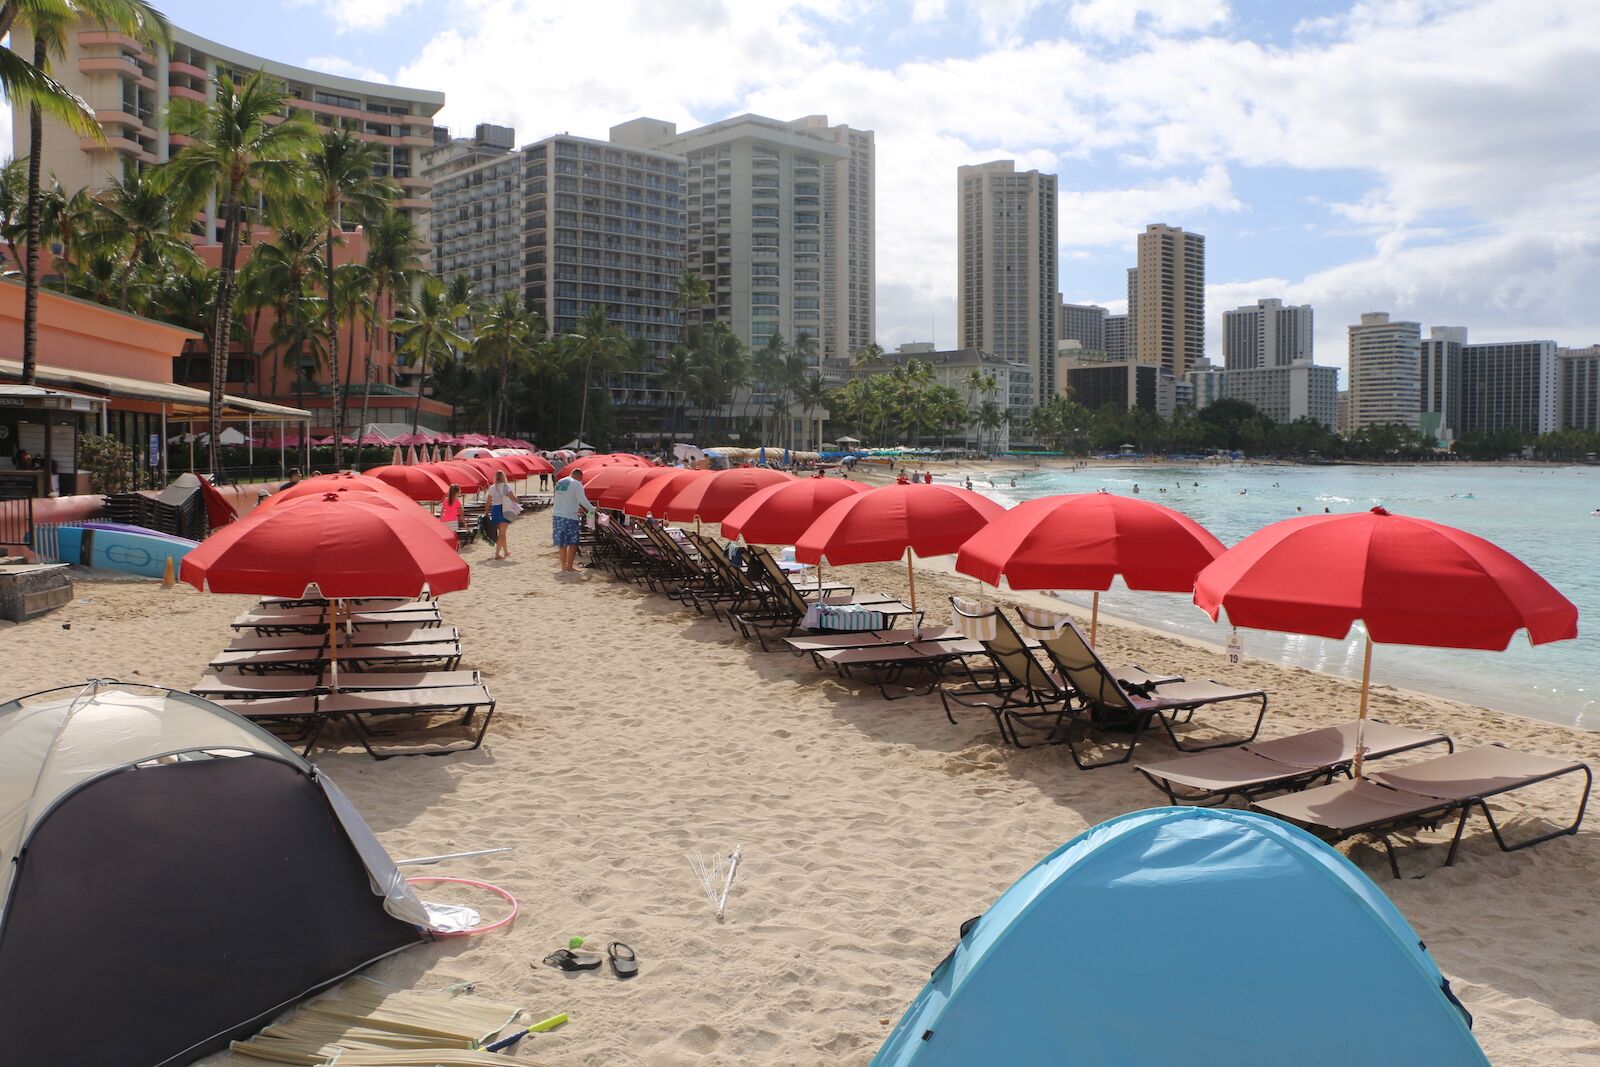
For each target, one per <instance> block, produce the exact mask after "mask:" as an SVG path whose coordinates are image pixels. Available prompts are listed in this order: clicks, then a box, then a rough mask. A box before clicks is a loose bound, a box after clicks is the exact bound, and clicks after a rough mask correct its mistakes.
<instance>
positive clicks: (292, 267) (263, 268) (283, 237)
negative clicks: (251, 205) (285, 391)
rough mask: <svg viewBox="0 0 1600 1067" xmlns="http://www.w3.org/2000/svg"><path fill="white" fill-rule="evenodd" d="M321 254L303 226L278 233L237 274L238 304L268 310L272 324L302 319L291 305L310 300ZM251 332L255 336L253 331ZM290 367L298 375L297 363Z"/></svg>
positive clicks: (317, 237) (299, 309) (275, 388)
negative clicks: (269, 309)
mask: <svg viewBox="0 0 1600 1067" xmlns="http://www.w3.org/2000/svg"><path fill="white" fill-rule="evenodd" d="M320 251H321V235H320V234H318V233H315V232H313V231H312V230H310V229H308V228H304V227H300V228H290V229H282V230H279V231H278V232H277V234H276V235H275V236H274V237H273V239H272V240H271V241H269V242H263V243H261V244H258V245H257V246H256V247H255V250H254V251H253V252H252V254H251V256H250V262H249V263H247V264H246V265H245V268H244V269H243V270H241V271H240V272H239V278H240V286H239V288H240V299H241V301H249V302H250V303H252V304H256V305H257V306H261V307H269V308H271V309H272V315H273V320H274V323H275V324H276V323H282V322H284V321H285V320H287V319H289V318H290V317H291V315H293V316H294V317H295V318H296V319H297V320H304V319H305V318H306V316H305V315H304V314H303V311H304V309H303V307H298V306H295V307H291V305H302V304H304V302H305V301H307V300H308V299H310V298H311V296H310V293H309V292H308V291H307V287H308V285H309V283H310V281H311V279H312V278H313V277H315V276H316V274H317V272H318V271H320V270H321V269H322V257H321V255H320ZM318 306H319V308H320V307H321V304H320V302H319V304H318ZM250 332H251V336H252V337H254V336H255V331H254V330H251V331H250ZM276 337H277V333H276V331H275V332H274V338H275V339H276ZM286 358H287V357H286ZM295 358H296V359H297V360H298V357H295ZM279 362H282V361H275V362H274V363H273V365H272V392H271V395H272V396H277V395H278V366H279ZM293 366H294V367H295V368H296V374H298V373H299V370H298V368H299V363H298V361H297V362H295V363H294V364H293Z"/></svg>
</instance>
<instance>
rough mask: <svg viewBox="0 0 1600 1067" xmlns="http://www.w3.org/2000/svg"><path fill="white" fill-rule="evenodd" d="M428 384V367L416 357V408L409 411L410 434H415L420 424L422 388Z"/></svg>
mask: <svg viewBox="0 0 1600 1067" xmlns="http://www.w3.org/2000/svg"><path fill="white" fill-rule="evenodd" d="M427 382H428V365H427V363H425V362H424V361H423V359H422V356H421V355H418V357H417V406H416V407H414V408H412V409H411V432H412V433H413V434H414V433H416V432H417V426H418V425H419V424H420V423H421V422H422V387H423V386H424V385H426V384H427Z"/></svg>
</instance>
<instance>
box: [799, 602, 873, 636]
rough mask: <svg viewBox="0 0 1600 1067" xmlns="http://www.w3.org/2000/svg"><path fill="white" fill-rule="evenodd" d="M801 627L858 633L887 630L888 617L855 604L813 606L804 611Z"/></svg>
mask: <svg viewBox="0 0 1600 1067" xmlns="http://www.w3.org/2000/svg"><path fill="white" fill-rule="evenodd" d="M801 625H802V626H804V627H805V628H806V629H808V630H832V631H837V632H841V633H859V632H861V631H863V630H886V629H888V628H889V616H887V615H885V614H884V613H883V612H881V611H875V610H873V609H872V608H867V607H861V606H860V605H857V604H813V605H811V607H809V608H808V609H806V615H805V618H804V619H803V620H802V621H801Z"/></svg>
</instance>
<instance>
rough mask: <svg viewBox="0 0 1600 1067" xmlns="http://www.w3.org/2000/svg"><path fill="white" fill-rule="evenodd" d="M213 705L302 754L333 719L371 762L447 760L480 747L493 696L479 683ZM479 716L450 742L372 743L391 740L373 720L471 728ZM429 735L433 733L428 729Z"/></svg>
mask: <svg viewBox="0 0 1600 1067" xmlns="http://www.w3.org/2000/svg"><path fill="white" fill-rule="evenodd" d="M214 702H215V703H217V704H220V705H221V706H223V707H225V708H227V709H228V710H229V711H232V712H233V713H234V714H235V715H239V716H242V717H243V718H246V719H249V720H250V721H252V722H255V723H258V724H260V725H262V726H266V727H269V728H272V729H273V730H274V732H276V733H279V734H280V735H286V738H285V739H286V740H292V742H293V743H295V744H300V745H302V746H303V747H302V748H301V754H302V755H310V754H311V750H312V749H313V748H315V747H316V744H317V742H318V741H319V740H320V739H321V738H322V735H323V732H324V730H326V728H327V726H328V724H329V723H330V722H333V721H342V722H344V723H345V724H346V725H347V726H349V727H350V732H351V733H352V734H353V735H354V736H355V738H356V740H357V741H358V742H360V744H361V747H362V748H364V749H366V751H367V755H369V756H371V757H372V758H373V759H377V760H385V759H390V758H392V757H394V756H446V755H450V754H451V753H455V752H467V751H470V750H472V749H475V748H477V747H478V746H480V745H481V744H483V738H484V735H485V734H487V733H488V732H489V722H490V720H491V719H493V718H494V707H495V702H494V698H493V697H492V696H490V695H489V690H488V689H486V688H484V686H483V685H482V684H474V685H464V686H447V687H441V688H434V689H398V690H383V691H350V690H341V691H340V692H338V693H323V694H318V695H311V696H293V697H269V698H263V699H255V700H236V699H226V698H224V699H218V700H215V701H214ZM479 712H482V713H483V718H482V720H481V721H480V722H478V724H477V726H476V730H475V732H474V730H472V729H468V730H466V731H465V733H464V735H463V736H462V737H460V738H458V739H456V740H455V741H451V742H446V743H445V744H442V745H433V746H431V747H426V748H405V749H402V750H398V751H394V750H386V751H379V750H378V749H376V748H374V747H373V742H375V741H382V740H384V739H386V738H390V737H393V736H394V734H395V733H396V732H397V731H395V730H392V729H382V730H379V729H375V726H376V723H377V720H379V719H383V718H389V717H414V716H428V717H433V718H437V717H439V716H448V717H450V718H452V719H457V717H458V716H459V719H457V725H460V726H463V727H469V728H470V727H472V725H473V720H474V719H475V718H476V717H477V715H478V713H479ZM430 732H432V731H430Z"/></svg>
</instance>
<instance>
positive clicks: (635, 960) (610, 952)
mask: <svg viewBox="0 0 1600 1067" xmlns="http://www.w3.org/2000/svg"><path fill="white" fill-rule="evenodd" d="M606 955H607V956H610V957H611V970H612V971H613V972H614V973H615V974H616V976H617V977H618V978H632V977H633V976H634V975H636V974H638V973H639V957H638V956H635V955H634V954H633V949H631V948H629V947H628V946H627V945H624V944H623V943H622V942H621V941H613V942H611V944H609V945H607V946H606Z"/></svg>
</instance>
